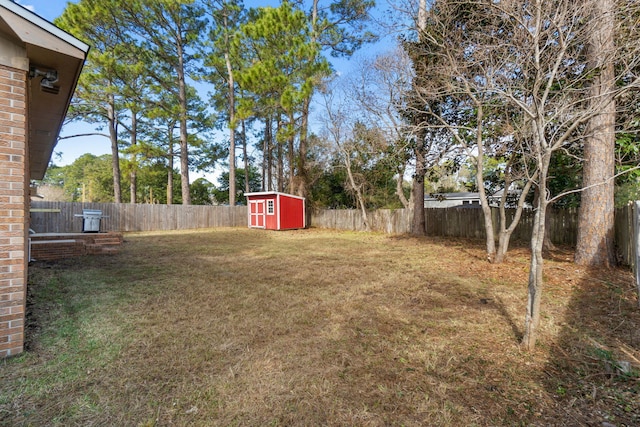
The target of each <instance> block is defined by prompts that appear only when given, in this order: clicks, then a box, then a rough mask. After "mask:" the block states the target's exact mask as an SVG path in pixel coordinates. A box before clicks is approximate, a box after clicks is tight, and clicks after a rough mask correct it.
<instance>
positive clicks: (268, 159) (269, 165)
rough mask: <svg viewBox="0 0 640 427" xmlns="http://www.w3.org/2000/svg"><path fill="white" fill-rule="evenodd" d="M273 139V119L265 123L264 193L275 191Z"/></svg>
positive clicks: (263, 152)
mask: <svg viewBox="0 0 640 427" xmlns="http://www.w3.org/2000/svg"><path fill="white" fill-rule="evenodd" d="M272 173H273V138H272V128H271V117H267V118H266V119H265V121H264V143H263V148H262V191H271V190H272V189H273V187H272V183H273V175H272Z"/></svg>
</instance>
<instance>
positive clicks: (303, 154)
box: [296, 93, 313, 197]
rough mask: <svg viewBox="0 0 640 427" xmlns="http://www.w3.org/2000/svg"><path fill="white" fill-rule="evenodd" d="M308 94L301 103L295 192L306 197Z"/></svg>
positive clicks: (309, 100)
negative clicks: (296, 186)
mask: <svg viewBox="0 0 640 427" xmlns="http://www.w3.org/2000/svg"><path fill="white" fill-rule="evenodd" d="M312 96H313V93H312V94H310V95H309V96H308V97H307V98H305V100H304V104H303V105H302V117H301V122H300V146H299V147H298V179H297V180H296V181H297V182H298V188H297V190H296V194H297V195H298V196H300V197H307V192H308V188H307V187H308V185H309V183H308V177H307V133H308V128H309V107H310V104H311V97H312Z"/></svg>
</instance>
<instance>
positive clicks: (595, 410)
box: [540, 267, 640, 427]
mask: <svg viewBox="0 0 640 427" xmlns="http://www.w3.org/2000/svg"><path fill="white" fill-rule="evenodd" d="M576 268H578V267H576ZM584 273H585V274H583V276H582V279H581V280H580V281H579V283H576V284H575V285H574V286H575V287H574V290H573V293H572V296H571V298H570V300H569V303H568V306H567V310H566V314H565V318H564V321H559V326H560V327H561V330H560V332H559V334H558V338H557V340H556V342H555V343H553V344H551V348H550V349H549V350H550V357H549V363H548V364H547V366H546V367H545V369H544V372H543V373H542V375H543V376H542V384H543V386H544V387H545V388H546V389H547V391H548V397H549V400H548V401H547V402H546V403H545V404H546V405H547V408H546V409H547V410H546V411H544V412H545V414H553V415H552V416H548V417H547V419H544V420H543V421H542V423H541V424H540V425H545V426H618V427H621V426H637V425H640V377H639V372H640V371H639V369H640V361H639V360H638V358H637V355H638V352H639V350H640V312H639V311H638V308H637V299H636V298H637V297H636V294H635V290H634V286H633V283H632V279H631V275H630V274H629V273H628V272H627V271H624V270H622V269H610V270H604V269H593V270H588V271H585V272H584ZM561 286H571V285H570V284H569V283H565V284H562V285H561ZM550 294H551V293H550ZM549 297H550V298H553V296H552V295H549Z"/></svg>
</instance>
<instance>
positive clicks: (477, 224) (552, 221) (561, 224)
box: [311, 208, 578, 245]
mask: <svg viewBox="0 0 640 427" xmlns="http://www.w3.org/2000/svg"><path fill="white" fill-rule="evenodd" d="M506 213H507V221H508V222H511V220H512V219H513V216H514V214H515V212H514V211H513V210H508V211H507V212H506ZM492 214H493V223H494V225H497V224H498V217H499V212H498V210H497V209H494V210H493V211H492ZM533 214H534V212H533V211H532V210H526V211H524V212H523V213H522V217H521V219H520V224H519V225H518V227H517V228H516V230H515V231H514V233H513V237H512V239H513V240H521V241H527V240H529V238H530V237H531V230H532V228H533ZM425 217H426V223H427V224H426V225H427V235H429V236H441V237H463V238H472V239H484V238H485V235H486V233H485V228H484V216H483V215H482V210H481V209H474V208H460V209H458V208H449V209H442V208H426V209H425ZM367 219H368V220H369V229H370V230H371V231H380V232H384V233H399V234H401V233H408V232H409V231H410V230H411V219H412V217H411V211H410V210H408V209H397V210H389V209H379V210H376V211H372V212H367ZM577 221H578V216H577V210H576V209H565V210H554V209H550V210H549V220H548V222H547V226H548V227H549V229H550V236H551V239H552V241H553V242H554V243H556V244H566V245H573V244H575V241H576V233H577V226H578V223H577ZM311 224H312V225H313V226H314V227H320V228H336V229H340V230H354V231H362V230H364V229H365V228H364V222H363V220H362V213H361V212H360V211H359V210H355V209H344V210H343V209H340V210H322V211H319V212H317V213H314V214H313V215H312V219H311ZM496 231H497V230H496Z"/></svg>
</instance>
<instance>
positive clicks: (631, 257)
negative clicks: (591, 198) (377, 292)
mask: <svg viewBox="0 0 640 427" xmlns="http://www.w3.org/2000/svg"><path fill="white" fill-rule="evenodd" d="M635 206H636V205H634V204H630V205H629V206H627V207H624V208H621V209H618V210H616V234H615V241H616V246H617V250H618V254H619V256H620V258H621V261H622V262H623V263H624V264H626V265H634V262H635V258H636V249H635V244H634V238H633V236H634V235H635V234H634V233H633V230H634V229H636V230H637V229H638V228H640V227H638V226H635V228H634V224H637V223H638V220H637V216H638V212H640V208H636V207H635ZM83 209H98V210H101V211H102V213H103V215H105V218H103V219H102V224H101V230H103V231H155V230H184V229H197V228H210V227H244V226H247V208H246V207H245V206H236V207H230V206H195V205H191V206H183V205H149V204H129V203H122V204H114V203H68V202H44V201H34V202H32V203H31V210H32V213H31V228H32V229H33V230H34V231H36V232H38V233H75V232H80V231H82V218H80V217H76V216H75V215H78V214H82V210H83ZM513 214H514V212H513V211H507V217H508V220H509V221H510V220H511V218H513ZM533 215H534V212H533V211H531V210H525V211H524V212H523V213H522V218H521V220H520V224H519V226H518V227H517V228H516V230H515V232H514V233H513V237H512V240H519V241H528V240H529V238H530V236H531V229H532V227H533ZM425 216H426V222H427V234H428V235H430V236H442V237H463V238H475V239H483V238H484V237H485V230H484V218H483V216H482V211H481V210H480V209H473V208H467V209H456V208H449V209H441V208H428V209H425ZM367 217H368V220H369V223H370V230H371V231H379V232H383V233H390V234H393V233H396V234H403V233H408V232H409V231H410V229H411V219H412V218H411V211H409V210H405V209H395V210H390V209H379V210H376V211H371V212H368V213H367ZM493 217H494V218H493V219H494V224H497V220H498V210H497V209H496V210H494V211H493ZM577 221H578V215H577V210H576V209H565V210H556V209H550V210H549V215H548V221H547V227H548V228H549V231H550V232H549V235H550V237H551V240H552V241H553V242H554V243H556V244H564V245H574V244H575V242H576V237H577V228H578V227H577ZM310 224H311V226H313V227H319V228H333V229H340V230H353V231H362V230H364V223H363V221H362V213H361V212H360V211H359V210H355V209H340V210H332V209H325V210H319V211H316V212H313V213H312V214H311V221H310Z"/></svg>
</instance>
